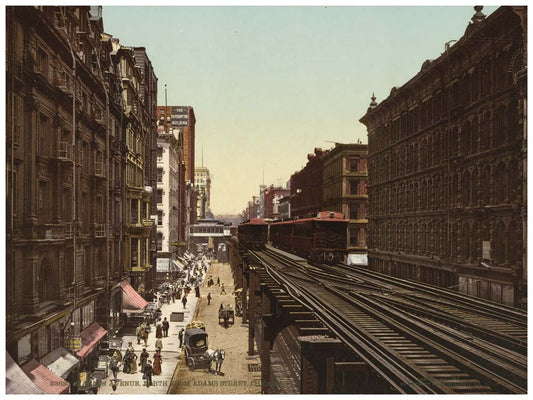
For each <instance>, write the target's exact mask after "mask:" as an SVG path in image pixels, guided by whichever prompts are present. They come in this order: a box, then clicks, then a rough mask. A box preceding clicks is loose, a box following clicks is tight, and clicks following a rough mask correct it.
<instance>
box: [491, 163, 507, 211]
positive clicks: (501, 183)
mask: <svg viewBox="0 0 533 400" xmlns="http://www.w3.org/2000/svg"><path fill="white" fill-rule="evenodd" d="M495 181H496V182H495V185H494V190H495V192H496V196H495V197H496V203H497V204H501V203H503V202H505V198H506V195H507V185H508V180H507V169H506V168H505V164H504V163H503V162H502V163H500V164H498V167H497V169H496V179H495Z"/></svg>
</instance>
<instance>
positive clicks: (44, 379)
mask: <svg viewBox="0 0 533 400" xmlns="http://www.w3.org/2000/svg"><path fill="white" fill-rule="evenodd" d="M22 370H23V371H24V372H25V373H26V375H28V377H29V378H30V379H31V380H32V381H33V383H35V384H36V385H37V386H39V388H40V389H41V390H42V391H43V392H44V393H46V394H61V393H70V385H69V383H68V382H67V381H66V380H64V379H63V378H60V377H59V376H57V375H55V374H54V373H53V372H52V371H50V370H49V369H48V368H46V367H45V366H44V365H42V364H39V363H38V362H37V361H35V360H31V361H30V362H29V363H28V364H26V365H24V366H23V367H22Z"/></svg>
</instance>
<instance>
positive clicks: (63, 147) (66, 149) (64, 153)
mask: <svg viewBox="0 0 533 400" xmlns="http://www.w3.org/2000/svg"><path fill="white" fill-rule="evenodd" d="M56 158H57V159H58V160H59V161H64V162H72V160H73V158H72V144H71V143H69V142H58V143H57V151H56Z"/></svg>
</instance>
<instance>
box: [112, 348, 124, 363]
mask: <svg viewBox="0 0 533 400" xmlns="http://www.w3.org/2000/svg"><path fill="white" fill-rule="evenodd" d="M113 357H116V358H117V360H118V362H119V363H120V362H122V353H121V352H120V350H119V349H116V350H115V352H114V353H113Z"/></svg>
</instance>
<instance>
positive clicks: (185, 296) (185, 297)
mask: <svg viewBox="0 0 533 400" xmlns="http://www.w3.org/2000/svg"><path fill="white" fill-rule="evenodd" d="M181 303H182V304H183V308H185V306H186V305H187V295H184V296H183V298H182V299H181Z"/></svg>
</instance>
